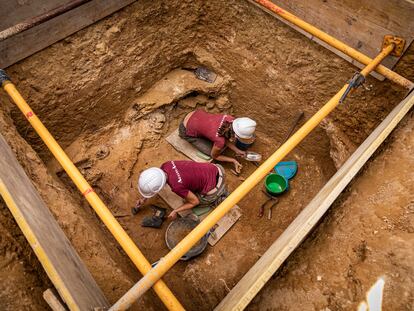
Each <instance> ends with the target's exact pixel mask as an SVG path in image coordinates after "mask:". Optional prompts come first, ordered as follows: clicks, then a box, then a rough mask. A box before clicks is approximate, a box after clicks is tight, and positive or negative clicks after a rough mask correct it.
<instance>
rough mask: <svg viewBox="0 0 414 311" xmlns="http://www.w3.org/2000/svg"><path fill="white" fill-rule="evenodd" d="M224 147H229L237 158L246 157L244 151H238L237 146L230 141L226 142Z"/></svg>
mask: <svg viewBox="0 0 414 311" xmlns="http://www.w3.org/2000/svg"><path fill="white" fill-rule="evenodd" d="M226 146H227V147H229V148H230V149H231V150H233V151H234V152H235V153H236V154H237V155H239V156H242V157H243V156H245V155H246V151H243V150H240V149H239V148H237V146H236V145H235V144H234V143H232V142H230V141H226Z"/></svg>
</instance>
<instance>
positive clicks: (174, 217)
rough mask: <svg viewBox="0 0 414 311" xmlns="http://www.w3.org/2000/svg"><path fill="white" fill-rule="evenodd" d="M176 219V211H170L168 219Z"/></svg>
mask: <svg viewBox="0 0 414 311" xmlns="http://www.w3.org/2000/svg"><path fill="white" fill-rule="evenodd" d="M176 218H177V212H176V211H172V212H171V213H170V215H168V219H171V220H174V219H176Z"/></svg>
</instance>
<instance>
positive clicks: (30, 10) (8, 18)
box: [0, 0, 68, 31]
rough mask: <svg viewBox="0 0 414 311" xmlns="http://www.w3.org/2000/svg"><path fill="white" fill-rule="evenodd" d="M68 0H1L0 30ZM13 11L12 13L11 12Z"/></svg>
mask: <svg viewBox="0 0 414 311" xmlns="http://www.w3.org/2000/svg"><path fill="white" fill-rule="evenodd" d="M67 2H68V0H35V1H22V0H7V1H1V10H0V31H1V30H4V29H6V28H9V27H12V26H14V25H16V24H17V23H20V22H22V21H24V20H26V19H29V18H33V17H35V16H38V15H40V14H43V13H45V12H47V11H50V10H52V9H54V8H56V7H58V6H60V5H62V4H65V3H67ZM11 12H13V14H11Z"/></svg>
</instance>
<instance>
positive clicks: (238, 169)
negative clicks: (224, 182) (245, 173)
mask: <svg viewBox="0 0 414 311" xmlns="http://www.w3.org/2000/svg"><path fill="white" fill-rule="evenodd" d="M242 168H243V165H241V164H240V162H239V161H237V160H234V170H235V171H236V173H237V174H240V173H241V170H242Z"/></svg>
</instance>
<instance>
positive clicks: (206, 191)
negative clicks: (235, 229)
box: [137, 161, 228, 219]
mask: <svg viewBox="0 0 414 311" xmlns="http://www.w3.org/2000/svg"><path fill="white" fill-rule="evenodd" d="M165 184H168V185H169V186H170V187H171V190H172V191H173V192H174V193H176V194H177V195H179V196H180V197H182V198H183V199H184V203H183V205H181V206H180V207H179V208H177V209H175V210H174V211H172V212H171V213H170V215H169V216H168V217H169V218H171V219H175V218H176V217H177V213H178V212H181V211H185V210H188V209H191V208H193V207H196V206H202V207H211V208H214V207H216V206H217V205H218V204H220V203H221V202H222V201H223V200H224V199H225V198H226V197H227V196H228V191H227V187H226V185H225V174H224V168H223V167H222V166H221V165H219V164H211V163H198V162H193V161H168V162H165V163H164V164H163V165H161V168H158V167H151V168H149V169H146V170H145V171H143V172H142V173H141V175H140V176H139V179H138V190H139V192H140V194H141V195H142V196H143V199H141V200H139V201H138V203H137V206H139V205H142V204H143V203H144V202H145V200H146V199H149V198H151V197H153V196H154V195H156V194H157V193H158V192H159V191H161V189H162V188H163V187H164V186H165Z"/></svg>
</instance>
